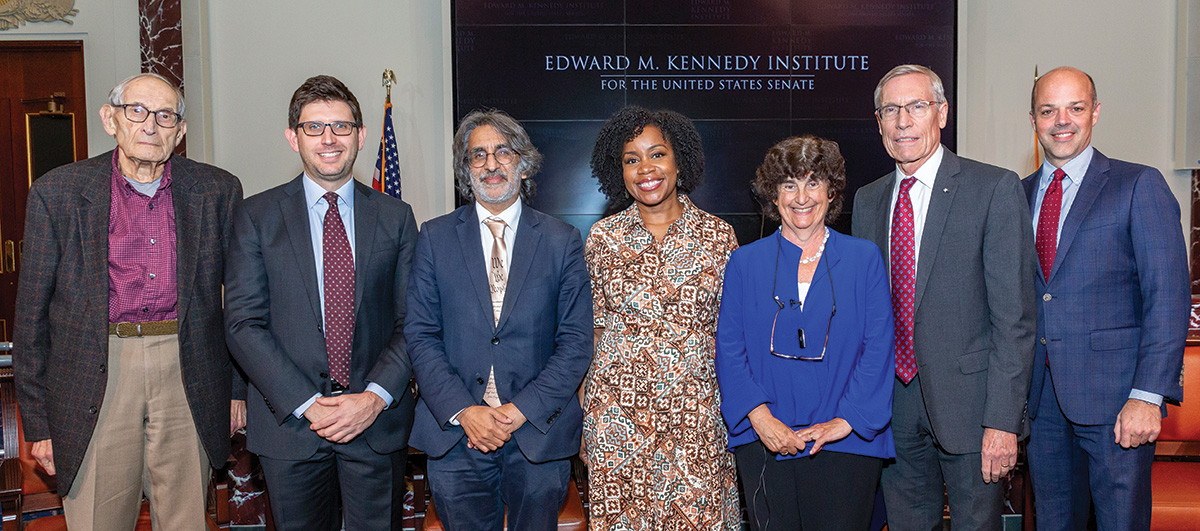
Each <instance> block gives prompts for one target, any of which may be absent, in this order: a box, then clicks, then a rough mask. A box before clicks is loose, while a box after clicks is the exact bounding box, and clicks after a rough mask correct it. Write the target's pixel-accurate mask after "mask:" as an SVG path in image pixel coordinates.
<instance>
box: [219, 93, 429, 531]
mask: <svg viewBox="0 0 1200 531" xmlns="http://www.w3.org/2000/svg"><path fill="white" fill-rule="evenodd" d="M284 136H285V137H286V138H287V140H288V142H289V143H290V144H291V146H292V149H293V150H295V151H296V152H298V153H300V159H301V161H302V162H303V164H304V174H302V175H300V176H298V177H296V178H295V179H292V180H291V181H289V182H288V183H286V184H283V185H281V186H278V187H276V188H272V189H270V190H267V191H265V192H263V193H261V194H258V195H255V196H253V197H250V198H248V199H247V200H246V201H245V203H243V205H242V208H241V209H239V211H238V214H237V216H236V217H235V220H234V236H233V244H232V246H231V249H230V258H229V268H228V270H227V274H226V277H225V290H226V291H225V323H226V326H227V327H228V332H227V333H228V337H229V347H230V350H232V352H233V355H234V357H235V358H236V359H237V360H238V363H239V364H240V365H241V366H242V368H243V369H244V370H245V371H246V374H247V375H248V376H249V377H250V384H251V388H250V399H249V421H248V425H247V429H246V433H247V444H248V447H249V449H250V450H251V451H252V452H255V453H257V454H259V455H260V456H261V457H262V466H263V472H264V475H265V476H266V480H267V487H268V488H269V489H270V490H271V511H272V513H273V514H274V516H275V527H276V528H277V529H295V530H331V529H340V528H341V526H342V521H343V519H342V518H341V517H339V515H338V510H337V509H338V505H339V503H338V499H339V490H340V499H341V504H340V505H341V507H342V509H343V512H344V518H345V525H346V528H347V529H401V527H402V516H403V515H402V501H403V495H404V492H405V486H404V464H405V459H406V455H407V452H405V449H406V446H407V443H408V431H409V428H410V427H411V426H412V412H413V404H414V399H413V394H412V392H411V390H410V386H409V381H410V379H411V376H412V370H411V365H410V364H409V361H408V354H407V352H406V349H405V342H404V334H403V330H404V314H405V296H404V293H405V288H406V287H407V285H408V270H409V265H410V264H411V262H412V256H413V249H414V246H415V242H416V238H417V227H416V221H415V220H414V219H413V214H412V209H411V208H409V206H408V205H407V204H406V203H404V202H403V201H400V200H399V199H395V198H392V197H389V196H386V195H384V194H382V193H380V192H377V191H375V190H372V189H371V188H370V187H368V186H365V185H363V184H361V183H359V182H358V181H356V180H354V177H353V175H352V171H353V168H354V159H355V158H356V156H357V154H358V150H360V149H362V147H363V142H364V140H365V139H364V137H363V126H362V111H361V110H360V109H359V106H358V100H357V99H356V98H355V97H354V94H352V93H351V92H350V90H349V89H347V88H346V86H345V85H343V84H342V83H341V82H340V81H338V80H337V79H334V78H332V77H329V76H316V77H312V78H309V79H308V80H307V81H305V82H304V84H303V85H301V86H300V88H298V89H296V92H295V93H294V94H293V95H292V101H291V104H290V106H289V109H288V127H287V129H285V130H284Z"/></svg>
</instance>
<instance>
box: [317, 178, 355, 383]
mask: <svg viewBox="0 0 1200 531" xmlns="http://www.w3.org/2000/svg"><path fill="white" fill-rule="evenodd" d="M324 197H325V202H327V203H329V210H326V211H325V222H324V224H323V225H324V227H325V228H324V231H323V234H322V236H321V262H322V271H323V272H324V273H323V274H324V284H325V354H326V355H327V356H329V376H330V377H331V378H333V380H334V381H336V382H337V383H339V384H341V385H343V386H347V387H349V385H350V341H351V339H352V338H353V337H354V254H353V253H351V252H350V240H349V238H347V237H346V227H345V225H342V215H341V213H340V212H338V195H337V194H336V193H334V192H329V193H327V194H325V196H324Z"/></svg>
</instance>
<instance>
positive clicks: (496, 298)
mask: <svg viewBox="0 0 1200 531" xmlns="http://www.w3.org/2000/svg"><path fill="white" fill-rule="evenodd" d="M483 222H484V224H486V225H487V227H488V230H490V231H492V259H491V260H490V261H489V262H488V264H490V265H489V267H488V287H489V288H491V292H492V318H493V319H495V324H496V325H499V324H500V310H501V309H503V308H504V290H505V288H506V287H507V286H508V273H506V272H505V269H504V260H505V258H507V257H508V246H507V245H505V244H504V228H505V227H507V226H508V224H507V223H505V222H504V220H502V219H497V218H488V219H485V220H483ZM483 401H484V403H486V404H487V405H489V406H492V407H500V395H499V393H498V392H497V391H496V368H495V367H492V369H491V373H489V374H488V383H487V388H486V389H484V390H483Z"/></svg>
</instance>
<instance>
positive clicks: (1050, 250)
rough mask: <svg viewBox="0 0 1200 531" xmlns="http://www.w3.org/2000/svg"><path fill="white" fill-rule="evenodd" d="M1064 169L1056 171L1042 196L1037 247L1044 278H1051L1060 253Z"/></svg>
mask: <svg viewBox="0 0 1200 531" xmlns="http://www.w3.org/2000/svg"><path fill="white" fill-rule="evenodd" d="M1066 176H1067V174H1066V172H1064V171H1062V168H1058V169H1056V170H1054V180H1052V181H1050V188H1047V189H1046V195H1044V196H1042V211H1041V212H1039V213H1038V224H1037V239H1036V240H1035V242H1034V245H1035V246H1036V247H1037V254H1038V263H1040V264H1041V266H1042V278H1046V279H1049V278H1050V268H1051V267H1052V266H1053V265H1054V255H1055V254H1057V253H1058V217H1059V215H1060V213H1061V212H1062V180H1063V178H1064V177H1066Z"/></svg>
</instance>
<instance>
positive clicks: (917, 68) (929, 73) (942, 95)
mask: <svg viewBox="0 0 1200 531" xmlns="http://www.w3.org/2000/svg"><path fill="white" fill-rule="evenodd" d="M906 74H925V77H928V78H929V84H930V85H931V86H932V88H933V98H934V100H935V101H937V102H938V103H945V102H946V89H945V88H944V87H942V78H940V77H938V75H937V73H935V72H934V71H933V70H930V69H929V68H927V67H924V66H921V65H900V66H897V67H896V68H893V69H891V70H889V71H888V73H886V74H884V75H883V79H880V80H879V84H878V85H875V108H876V109H878V108H879V106H880V105H882V104H883V102H881V101H879V97H880V94H882V93H883V86H884V85H886V84H887V82H888V81H891V80H893V79H895V78H898V77H900V76H903V75H906Z"/></svg>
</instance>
